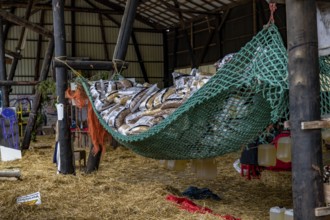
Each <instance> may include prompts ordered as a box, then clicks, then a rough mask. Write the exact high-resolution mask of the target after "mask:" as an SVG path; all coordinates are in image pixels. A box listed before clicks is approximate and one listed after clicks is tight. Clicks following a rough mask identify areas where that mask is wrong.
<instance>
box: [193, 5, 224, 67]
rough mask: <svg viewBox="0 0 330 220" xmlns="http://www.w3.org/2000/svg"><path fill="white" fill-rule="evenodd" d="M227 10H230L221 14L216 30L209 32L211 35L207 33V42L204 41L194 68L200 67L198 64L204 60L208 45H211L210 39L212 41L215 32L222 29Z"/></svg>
mask: <svg viewBox="0 0 330 220" xmlns="http://www.w3.org/2000/svg"><path fill="white" fill-rule="evenodd" d="M229 10H230V9H228V10H226V12H225V13H224V14H223V16H222V18H221V23H220V24H219V25H218V27H217V28H216V29H213V30H212V31H211V33H209V35H208V38H207V40H206V41H205V45H204V47H203V50H202V52H201V53H200V56H199V59H198V61H197V63H196V66H200V64H201V63H202V62H203V60H204V58H205V56H206V53H207V50H208V48H209V45H210V43H211V41H212V39H213V37H214V34H215V33H216V32H220V30H221V29H222V27H223V25H224V23H225V21H226V19H227V17H228V14H229Z"/></svg>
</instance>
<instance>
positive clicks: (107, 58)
mask: <svg viewBox="0 0 330 220" xmlns="http://www.w3.org/2000/svg"><path fill="white" fill-rule="evenodd" d="M99 22H100V28H101V37H102V42H103V47H104V58H105V59H106V60H110V56H109V50H108V45H107V38H106V36H105V35H106V34H105V29H104V22H103V17H102V14H99Z"/></svg>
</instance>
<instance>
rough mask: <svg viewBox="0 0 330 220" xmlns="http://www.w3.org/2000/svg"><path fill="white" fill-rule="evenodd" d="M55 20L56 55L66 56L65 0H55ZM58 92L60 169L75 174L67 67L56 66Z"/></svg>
mask: <svg viewBox="0 0 330 220" xmlns="http://www.w3.org/2000/svg"><path fill="white" fill-rule="evenodd" d="M52 3H53V22H54V39H55V41H54V42H55V57H63V56H66V45H65V26H64V0H53V1H52ZM55 72H56V94H57V97H58V98H57V100H58V103H59V104H58V105H62V108H59V110H58V112H57V114H58V115H62V117H60V118H58V130H59V133H58V144H59V150H60V161H58V163H59V166H58V171H59V172H60V173H62V174H74V173H75V167H74V159H73V148H72V146H71V134H70V129H69V123H68V114H67V109H68V108H67V106H68V101H67V100H66V98H65V91H66V89H67V88H68V74H67V70H66V68H65V67H56V68H55Z"/></svg>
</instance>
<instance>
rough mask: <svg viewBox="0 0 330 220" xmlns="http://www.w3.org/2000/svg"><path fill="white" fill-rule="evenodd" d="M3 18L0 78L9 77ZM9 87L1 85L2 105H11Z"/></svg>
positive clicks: (0, 33) (0, 34)
mask: <svg viewBox="0 0 330 220" xmlns="http://www.w3.org/2000/svg"><path fill="white" fill-rule="evenodd" d="M2 21H3V18H1V17H0V80H6V79H7V72H6V60H5V41H4V36H3V25H2ZM7 91H8V87H7V86H1V94H2V95H1V104H2V107H9V97H8V92H7Z"/></svg>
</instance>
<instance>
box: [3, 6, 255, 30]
mask: <svg viewBox="0 0 330 220" xmlns="http://www.w3.org/2000/svg"><path fill="white" fill-rule="evenodd" d="M250 1H251V0H190V1H187V0H139V6H138V8H137V14H136V20H139V21H140V22H143V23H145V24H147V25H148V26H150V27H151V28H154V29H167V28H174V27H184V25H185V24H187V23H190V22H191V21H194V20H198V19H201V18H208V17H209V16H220V15H221V14H222V13H224V11H226V10H227V9H229V8H231V7H234V6H237V5H238V4H244V3H245V2H250ZM28 2H29V1H28V0H3V1H2V2H1V6H2V8H7V9H8V8H10V7H20V8H25V7H27V5H28ZM126 2H127V1H126V0H78V1H65V4H66V6H65V10H71V11H76V12H79V11H81V12H86V11H90V12H99V13H102V14H107V15H108V16H109V15H110V16H111V15H118V14H123V13H124V10H125V5H126ZM33 9H34V10H38V9H40V10H41V9H49V10H51V1H50V0H34V5H33Z"/></svg>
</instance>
